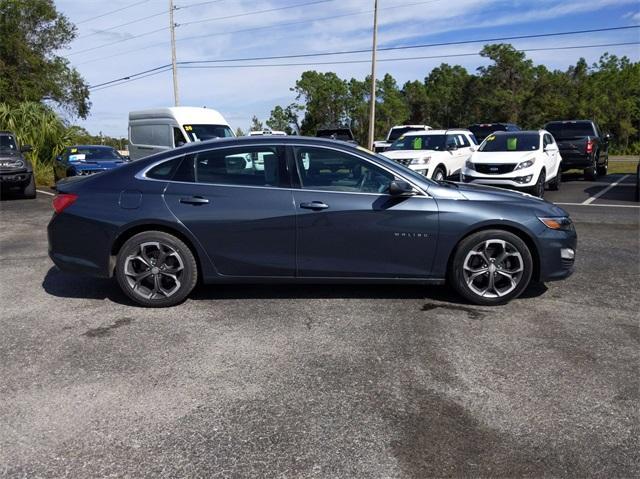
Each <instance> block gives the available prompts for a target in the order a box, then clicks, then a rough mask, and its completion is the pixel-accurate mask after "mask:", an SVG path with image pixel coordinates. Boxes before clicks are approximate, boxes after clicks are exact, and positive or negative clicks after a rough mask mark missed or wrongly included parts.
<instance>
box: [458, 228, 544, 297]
mask: <svg viewBox="0 0 640 479" xmlns="http://www.w3.org/2000/svg"><path fill="white" fill-rule="evenodd" d="M532 272H533V260H532V257H531V252H530V251H529V248H528V247H527V245H526V244H525V242H524V241H522V240H521V239H520V238H519V237H518V236H516V235H514V234H513V233H509V232H508V231H502V230H487V231H479V232H478V233H474V234H472V235H471V236H469V237H467V238H465V239H463V240H462V241H461V242H460V244H459V245H458V247H457V248H456V252H455V255H454V258H453V262H452V264H451V270H450V271H449V281H450V283H451V285H452V286H453V287H454V289H455V290H456V291H457V292H458V293H459V294H460V295H461V296H462V297H464V298H465V299H467V300H468V301H471V302H472V303H475V304H480V305H484V306H493V305H498V304H505V303H507V302H508V301H510V300H511V299H513V298H516V297H518V296H519V295H520V294H522V292H523V291H524V290H525V288H526V287H527V286H528V284H529V281H530V280H531V275H532Z"/></svg>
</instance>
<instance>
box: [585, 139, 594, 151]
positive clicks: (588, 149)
mask: <svg viewBox="0 0 640 479" xmlns="http://www.w3.org/2000/svg"><path fill="white" fill-rule="evenodd" d="M585 151H586V152H587V153H591V152H592V151H593V141H592V140H587V149H586V150H585Z"/></svg>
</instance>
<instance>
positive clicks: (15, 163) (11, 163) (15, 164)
mask: <svg viewBox="0 0 640 479" xmlns="http://www.w3.org/2000/svg"><path fill="white" fill-rule="evenodd" d="M23 166H24V161H22V160H0V167H2V168H22V167H23Z"/></svg>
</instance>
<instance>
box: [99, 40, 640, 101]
mask: <svg viewBox="0 0 640 479" xmlns="http://www.w3.org/2000/svg"><path fill="white" fill-rule="evenodd" d="M625 45H640V42H620V43H601V44H592V45H570V46H566V47H544V48H523V49H518V50H517V51H519V52H539V51H554V50H573V49H582V48H597V47H612V46H625ZM478 55H480V52H468V53H451V54H445V55H428V56H414V57H400V58H382V59H378V60H377V61H378V62H396V61H410V60H430V59H439V58H458V57H471V56H478ZM370 62H371V60H337V61H331V62H313V63H269V64H255V65H186V66H179V68H180V69H204V70H208V69H219V68H273V67H290V66H305V67H308V66H322V65H341V64H356V63H370ZM170 69H171V65H170V64H167V65H163V66H161V67H157V68H154V69H152V70H146V71H145V72H140V73H137V74H133V75H130V76H128V77H122V78H118V79H116V80H112V81H109V82H105V83H101V84H98V85H93V86H90V87H89V89H91V91H92V92H93V91H100V90H104V89H107V88H112V87H116V86H120V85H124V84H126V83H129V82H132V81H135V80H139V79H141V78H146V77H148V76H152V75H156V74H158V73H164V72H166V71H169V70H170Z"/></svg>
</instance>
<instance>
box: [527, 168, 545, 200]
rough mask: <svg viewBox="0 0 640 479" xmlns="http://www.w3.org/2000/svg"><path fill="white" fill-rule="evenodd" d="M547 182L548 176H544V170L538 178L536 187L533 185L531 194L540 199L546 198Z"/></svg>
mask: <svg viewBox="0 0 640 479" xmlns="http://www.w3.org/2000/svg"><path fill="white" fill-rule="evenodd" d="M545 181H546V176H545V174H544V170H542V171H541V172H540V176H539V177H538V181H537V182H536V184H535V185H533V186H532V187H531V189H530V190H529V192H530V193H531V194H532V195H533V196H537V197H538V198H543V197H544V183H545Z"/></svg>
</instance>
